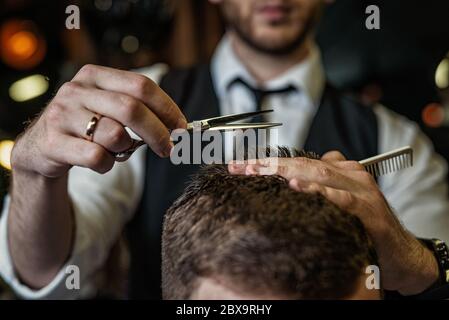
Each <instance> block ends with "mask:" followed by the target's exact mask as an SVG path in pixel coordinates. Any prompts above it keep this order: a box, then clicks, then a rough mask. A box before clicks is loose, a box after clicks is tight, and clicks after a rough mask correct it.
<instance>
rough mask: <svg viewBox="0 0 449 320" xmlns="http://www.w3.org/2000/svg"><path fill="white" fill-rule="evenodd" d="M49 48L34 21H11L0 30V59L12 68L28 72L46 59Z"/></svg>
mask: <svg viewBox="0 0 449 320" xmlns="http://www.w3.org/2000/svg"><path fill="white" fill-rule="evenodd" d="M46 51H47V46H46V42H45V39H44V38H43V37H42V36H41V34H40V33H39V31H38V28H37V26H36V25H35V24H34V23H33V22H32V21H24V20H9V21H7V22H5V23H4V24H3V25H2V26H1V28H0V58H1V59H2V60H3V62H5V63H6V64H7V65H9V66H10V67H13V68H15V69H19V70H26V69H30V68H33V67H35V66H37V65H38V64H39V63H40V62H42V60H43V59H44V57H45V53H46Z"/></svg>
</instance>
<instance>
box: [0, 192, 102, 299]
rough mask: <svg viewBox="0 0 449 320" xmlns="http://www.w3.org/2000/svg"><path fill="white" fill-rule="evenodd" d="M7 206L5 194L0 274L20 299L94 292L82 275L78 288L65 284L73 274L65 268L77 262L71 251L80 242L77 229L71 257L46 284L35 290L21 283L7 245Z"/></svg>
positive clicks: (73, 296)
mask: <svg viewBox="0 0 449 320" xmlns="http://www.w3.org/2000/svg"><path fill="white" fill-rule="evenodd" d="M9 206H10V197H9V196H6V198H5V200H4V206H3V212H2V214H1V216H0V275H1V276H2V278H3V279H4V281H5V282H6V283H7V284H8V285H9V286H10V288H11V289H12V290H13V291H14V293H15V294H16V295H17V296H19V297H20V298H22V299H30V300H38V299H49V300H51V299H61V300H62V299H77V298H83V297H85V298H86V297H89V296H92V295H93V294H95V290H94V288H93V287H92V286H91V285H87V284H86V285H83V282H85V281H83V277H82V275H81V276H80V280H79V281H80V288H79V289H76V288H73V286H67V285H66V280H71V279H72V278H71V279H68V277H69V276H73V274H74V273H73V269H71V268H70V269H67V267H68V266H70V265H75V266H77V262H76V261H75V260H77V259H76V258H75V259H74V258H73V257H76V255H74V254H73V253H74V252H77V247H78V245H79V243H80V242H81V241H80V240H81V239H80V237H81V233H80V232H78V231H77V232H76V235H75V244H74V246H73V252H72V254H71V257H72V258H70V259H69V261H68V262H67V263H66V264H65V265H64V266H63V267H62V268H61V270H60V271H59V272H58V273H57V275H56V276H55V278H54V279H53V280H52V281H51V282H50V283H49V284H48V285H46V286H45V287H43V288H41V289H38V290H35V289H32V288H30V287H28V286H27V285H25V284H23V283H22V282H21V281H20V280H19V278H18V276H17V274H16V272H15V270H14V266H13V263H12V260H11V256H10V253H9V246H8V234H7V232H8V228H7V221H8V215H9ZM76 216H77V215H75V217H76ZM77 230H79V228H77ZM78 265H79V263H78ZM66 270H67V272H66ZM80 273H81V272H80ZM67 282H69V281H67ZM71 283H73V282H72V281H70V284H71ZM68 287H69V288H68ZM70 288H72V289H70Z"/></svg>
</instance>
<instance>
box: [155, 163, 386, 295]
mask: <svg viewBox="0 0 449 320" xmlns="http://www.w3.org/2000/svg"><path fill="white" fill-rule="evenodd" d="M370 264H376V257H375V252H374V250H373V247H372V243H371V241H370V239H369V237H368V235H367V233H366V231H365V229H364V227H363V225H362V223H361V222H360V220H359V219H358V218H357V217H355V216H353V215H351V214H349V213H346V212H344V211H342V210H341V209H339V208H338V207H336V206H335V205H333V204H332V203H330V202H329V201H327V200H326V199H325V198H324V197H322V196H320V195H313V194H305V193H300V192H296V191H294V190H292V189H290V188H289V186H288V184H287V182H286V181H285V180H284V179H283V178H281V177H279V176H243V175H230V174H229V173H228V172H227V169H226V167H225V166H215V165H214V166H206V167H204V168H203V169H202V170H200V172H199V173H198V174H197V175H196V176H194V177H193V179H192V181H191V183H190V185H189V186H188V187H187V188H186V189H185V191H184V194H183V195H182V196H181V197H180V198H179V199H178V200H177V201H176V202H175V203H174V204H173V205H172V207H171V208H170V209H169V210H168V212H167V214H166V217H165V222H164V231H163V245H162V289H163V296H164V298H165V299H189V298H193V299H195V298H196V299H345V298H360V299H365V298H378V297H379V292H377V291H376V290H368V289H367V288H366V286H365V279H366V276H367V275H366V274H365V268H366V266H368V265H370Z"/></svg>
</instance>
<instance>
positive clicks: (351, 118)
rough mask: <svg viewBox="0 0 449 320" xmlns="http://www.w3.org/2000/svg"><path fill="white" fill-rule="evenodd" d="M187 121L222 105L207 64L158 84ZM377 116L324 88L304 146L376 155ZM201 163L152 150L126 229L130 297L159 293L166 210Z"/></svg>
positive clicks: (215, 111) (153, 296) (357, 156)
mask: <svg viewBox="0 0 449 320" xmlns="http://www.w3.org/2000/svg"><path fill="white" fill-rule="evenodd" d="M160 86H161V88H162V89H164V90H165V91H166V92H167V93H168V94H169V95H170V96H171V97H172V98H173V100H174V101H175V102H176V103H177V104H178V105H179V106H180V107H181V108H182V110H183V112H184V114H185V116H186V117H187V119H189V120H198V119H204V118H209V117H215V116H218V115H220V114H219V104H218V100H217V97H216V94H215V91H214V88H213V83H212V78H211V74H210V71H209V66H208V65H201V66H197V67H194V68H190V69H183V70H171V71H170V72H169V73H168V74H167V75H165V76H164V77H163V79H162V81H161V83H160ZM377 136H378V135H377V120H376V116H375V114H374V113H373V111H372V109H370V108H368V107H365V106H362V105H361V104H360V103H358V102H357V101H356V100H354V99H352V98H349V97H347V96H343V95H341V94H340V93H339V92H338V91H337V90H335V89H333V88H332V87H330V86H326V89H325V91H324V94H323V97H322V101H321V105H320V107H319V109H318V111H317V113H316V115H315V117H314V120H313V122H312V125H311V128H310V131H309V135H308V138H307V139H306V143H305V146H304V149H305V150H307V151H314V152H316V153H318V154H323V153H325V152H327V151H330V150H340V151H341V152H342V153H343V154H344V155H345V156H346V158H348V159H353V160H361V159H364V158H368V157H371V156H373V155H375V154H377V151H378V143H377ZM197 169H198V165H173V164H172V163H171V162H170V159H160V158H159V157H158V156H157V155H155V154H154V153H153V152H151V151H150V150H149V151H148V153H147V159H146V176H145V187H144V193H143V196H142V200H141V203H140V206H139V209H138V211H137V213H136V215H135V216H134V218H133V220H132V221H131V222H130V223H129V225H128V227H127V236H128V240H129V246H130V252H131V269H130V275H129V281H130V282H129V297H130V298H136V299H139V298H140V299H159V298H160V297H161V233H162V222H163V217H164V213H165V211H166V210H167V209H168V207H169V206H170V205H171V203H172V202H173V201H174V200H175V199H176V198H177V197H178V196H180V194H181V192H182V190H183V189H184V187H185V184H186V182H187V181H188V179H189V176H190V175H191V174H193V173H195V172H196V170H197Z"/></svg>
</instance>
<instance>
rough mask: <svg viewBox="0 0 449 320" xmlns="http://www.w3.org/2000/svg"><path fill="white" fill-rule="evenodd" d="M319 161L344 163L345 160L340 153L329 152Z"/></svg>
mask: <svg viewBox="0 0 449 320" xmlns="http://www.w3.org/2000/svg"><path fill="white" fill-rule="evenodd" d="M321 160H322V161H326V162H333V161H346V158H345V156H344V155H343V154H342V153H341V152H340V151H329V152H326V153H325V154H324V155H323V156H322V157H321Z"/></svg>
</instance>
